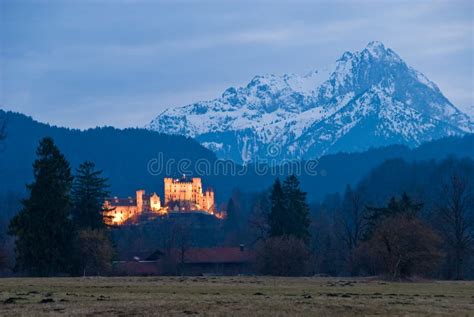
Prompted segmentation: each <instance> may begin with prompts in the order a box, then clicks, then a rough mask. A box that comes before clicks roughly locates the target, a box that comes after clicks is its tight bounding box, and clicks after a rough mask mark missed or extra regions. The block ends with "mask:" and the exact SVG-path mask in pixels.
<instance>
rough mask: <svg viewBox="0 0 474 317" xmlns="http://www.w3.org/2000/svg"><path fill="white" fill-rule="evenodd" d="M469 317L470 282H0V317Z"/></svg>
mask: <svg viewBox="0 0 474 317" xmlns="http://www.w3.org/2000/svg"><path fill="white" fill-rule="evenodd" d="M59 314H66V315H81V316H82V315H95V314H101V315H106V316H107V315H114V316H115V315H119V316H120V315H121V316H130V315H136V316H147V315H207V316H216V315H217V316H233V315H245V316H283V315H291V316H309V315H325V316H327V315H336V316H353V315H398V316H400V315H429V316H432V315H452V316H474V282H421V283H388V282H384V281H376V280H368V279H335V278H334V279H333V278H267V277H117V278H105V277H104V278H11V279H0V316H18V315H23V316H38V315H49V316H50V315H59Z"/></svg>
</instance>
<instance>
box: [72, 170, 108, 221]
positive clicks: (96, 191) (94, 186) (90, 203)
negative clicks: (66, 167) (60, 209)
mask: <svg viewBox="0 0 474 317" xmlns="http://www.w3.org/2000/svg"><path fill="white" fill-rule="evenodd" d="M101 175H102V171H101V170H95V165H94V163H92V162H84V163H82V164H81V165H80V166H79V168H78V169H77V171H76V178H75V180H74V184H73V188H72V197H73V203H74V208H73V222H74V225H75V226H76V229H78V230H81V229H85V228H88V229H102V228H104V227H105V225H104V221H103V215H102V213H103V209H102V205H103V203H104V199H105V198H106V197H107V196H108V194H109V192H108V191H107V188H108V187H109V185H108V184H107V178H104V177H102V176H101Z"/></svg>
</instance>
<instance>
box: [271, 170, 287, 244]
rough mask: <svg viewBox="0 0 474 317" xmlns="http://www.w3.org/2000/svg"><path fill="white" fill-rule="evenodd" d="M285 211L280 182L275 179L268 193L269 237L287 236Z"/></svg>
mask: <svg viewBox="0 0 474 317" xmlns="http://www.w3.org/2000/svg"><path fill="white" fill-rule="evenodd" d="M287 221H288V215H287V209H286V202H285V197H284V194H283V189H282V187H281V182H280V180H279V179H278V178H277V179H276V180H275V183H273V186H272V189H271V193H270V214H269V215H268V223H269V226H270V232H269V235H270V237H279V236H283V235H285V234H288V230H287V224H288V223H287Z"/></svg>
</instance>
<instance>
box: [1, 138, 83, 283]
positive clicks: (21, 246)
mask: <svg viewBox="0 0 474 317" xmlns="http://www.w3.org/2000/svg"><path fill="white" fill-rule="evenodd" d="M36 155H37V159H36V161H35V162H34V164H33V172H34V181H33V182H32V183H31V184H29V185H27V189H28V191H29V194H30V196H29V198H27V199H25V200H24V201H23V202H22V204H23V208H22V209H21V210H20V212H19V213H18V214H17V215H16V216H15V217H14V218H13V219H12V220H11V222H10V226H9V233H10V234H12V235H15V236H16V242H15V243H16V266H17V267H16V268H17V269H18V270H21V271H26V272H28V273H29V274H32V275H39V276H48V275H52V274H57V273H65V272H68V271H69V269H70V268H71V265H70V264H71V256H72V254H71V246H72V242H73V237H74V231H73V230H72V223H71V220H70V210H71V197H70V191H71V186H72V181H73V177H72V175H71V168H70V166H69V163H68V162H67V161H66V159H65V158H64V156H63V155H62V154H61V153H60V151H59V149H58V148H57V147H56V145H55V144H54V142H53V139H51V138H49V137H47V138H44V139H42V140H41V141H40V144H39V146H38V149H37V151H36Z"/></svg>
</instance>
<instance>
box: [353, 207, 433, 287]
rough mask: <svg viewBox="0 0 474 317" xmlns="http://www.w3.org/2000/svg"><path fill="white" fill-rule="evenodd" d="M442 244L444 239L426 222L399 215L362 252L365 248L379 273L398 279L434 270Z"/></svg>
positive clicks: (388, 222)
mask: <svg viewBox="0 0 474 317" xmlns="http://www.w3.org/2000/svg"><path fill="white" fill-rule="evenodd" d="M440 242H441V239H440V237H439V236H438V235H437V234H436V233H435V232H434V231H433V230H431V229H430V228H429V227H428V226H427V225H426V224H425V223H422V222H421V221H420V220H418V219H416V218H410V217H408V216H406V215H396V216H393V217H390V218H388V219H386V220H384V221H383V222H382V223H381V224H380V225H379V226H378V227H377V229H376V230H375V232H374V234H373V236H372V238H371V239H370V240H369V241H367V242H366V243H364V244H362V245H361V249H362V248H364V249H365V251H366V253H367V254H368V256H369V258H370V259H371V260H370V262H371V263H373V264H375V266H377V267H378V268H379V271H381V272H382V273H385V274H388V276H389V277H390V278H392V279H394V280H395V279H400V278H404V277H409V276H411V275H413V274H420V275H427V274H429V273H430V271H434V270H435V269H436V267H437V264H438V262H439V260H440V258H441V256H442V254H441V253H440V252H439V244H440Z"/></svg>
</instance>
